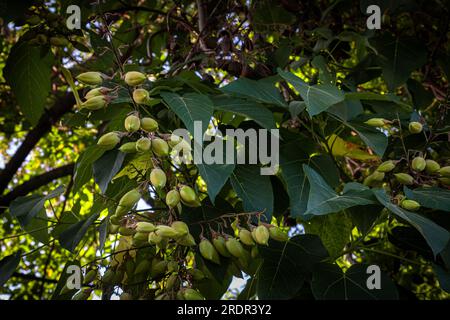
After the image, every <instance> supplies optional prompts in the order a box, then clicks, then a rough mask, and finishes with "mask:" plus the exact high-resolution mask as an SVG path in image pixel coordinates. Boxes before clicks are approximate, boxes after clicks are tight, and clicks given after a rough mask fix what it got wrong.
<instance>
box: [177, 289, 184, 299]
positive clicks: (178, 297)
mask: <svg viewBox="0 0 450 320" xmlns="http://www.w3.org/2000/svg"><path fill="white" fill-rule="evenodd" d="M177 300H184V295H183V290H178V291H177Z"/></svg>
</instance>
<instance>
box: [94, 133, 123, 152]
mask: <svg viewBox="0 0 450 320" xmlns="http://www.w3.org/2000/svg"><path fill="white" fill-rule="evenodd" d="M119 142H120V137H119V135H118V134H117V133H116V132H108V133H106V134H104V135H102V136H101V137H100V139H98V142H97V145H99V146H101V147H103V148H105V149H107V150H111V149H114V147H115V146H116V145H117V144H118V143H119Z"/></svg>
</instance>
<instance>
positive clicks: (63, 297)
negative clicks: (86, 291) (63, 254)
mask: <svg viewBox="0 0 450 320" xmlns="http://www.w3.org/2000/svg"><path fill="white" fill-rule="evenodd" d="M70 266H78V267H80V266H81V264H80V262H79V261H78V260H69V261H67V263H66V264H65V266H64V269H63V271H62V272H61V276H60V277H59V280H58V284H57V285H56V288H55V291H53V295H52V300H70V299H71V298H72V296H73V295H74V294H75V292H77V291H78V289H72V290H68V291H67V292H66V293H64V294H61V290H62V289H63V288H64V286H65V285H66V284H67V279H68V278H69V276H70V275H71V273H68V272H67V268H68V267H70Z"/></svg>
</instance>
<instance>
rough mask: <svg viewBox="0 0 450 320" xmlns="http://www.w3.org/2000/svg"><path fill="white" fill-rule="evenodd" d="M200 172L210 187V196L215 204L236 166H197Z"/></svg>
mask: <svg viewBox="0 0 450 320" xmlns="http://www.w3.org/2000/svg"><path fill="white" fill-rule="evenodd" d="M197 168H198V171H199V173H200V175H201V177H202V178H203V180H205V182H206V185H207V187H208V195H209V198H210V199H211V202H212V203H214V200H215V199H216V196H217V194H218V193H219V192H220V190H221V189H222V187H223V186H224V184H225V183H226V182H227V180H228V178H229V177H230V175H231V173H232V172H233V170H234V168H235V165H234V164H210V165H206V164H197Z"/></svg>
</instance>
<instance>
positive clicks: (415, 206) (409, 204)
mask: <svg viewBox="0 0 450 320" xmlns="http://www.w3.org/2000/svg"><path fill="white" fill-rule="evenodd" d="M400 206H401V207H402V208H403V209H406V210H409V211H416V210H419V208H420V203H418V202H417V201H414V200H403V201H402V202H401V203H400Z"/></svg>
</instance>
